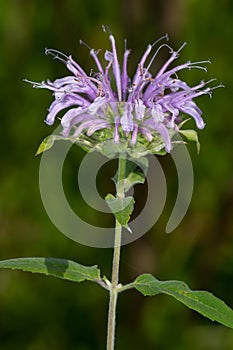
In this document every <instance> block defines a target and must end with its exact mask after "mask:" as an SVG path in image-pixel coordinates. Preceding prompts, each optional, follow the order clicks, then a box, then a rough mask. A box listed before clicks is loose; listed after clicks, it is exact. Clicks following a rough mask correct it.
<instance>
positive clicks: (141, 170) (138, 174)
mask: <svg viewBox="0 0 233 350" xmlns="http://www.w3.org/2000/svg"><path fill="white" fill-rule="evenodd" d="M148 166H149V164H148V159H147V158H145V157H141V158H138V159H134V161H131V160H128V159H127V160H126V169H125V178H124V180H121V182H120V186H122V182H123V190H124V192H125V193H126V192H127V191H128V190H129V189H130V188H131V187H133V186H134V185H136V184H143V183H144V182H145V178H146V174H147V169H148ZM112 179H113V181H114V183H115V185H116V190H118V186H119V184H118V171H117V172H116V174H115V175H114V177H113V178H112Z"/></svg>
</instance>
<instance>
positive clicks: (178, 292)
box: [132, 274, 233, 328]
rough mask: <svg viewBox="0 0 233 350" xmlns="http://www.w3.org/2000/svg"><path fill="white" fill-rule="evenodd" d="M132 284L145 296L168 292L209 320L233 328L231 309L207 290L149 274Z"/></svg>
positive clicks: (232, 312) (232, 311)
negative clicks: (160, 279) (196, 288)
mask: <svg viewBox="0 0 233 350" xmlns="http://www.w3.org/2000/svg"><path fill="white" fill-rule="evenodd" d="M132 286H133V287H135V288H136V289H137V290H138V291H139V292H140V293H142V294H143V295H146V296H152V295H156V294H159V293H164V294H168V295H170V296H172V297H174V298H175V299H177V300H179V301H180V302H181V303H183V304H185V305H186V306H188V307H189V308H190V309H193V310H195V311H197V312H199V313H200V314H202V315H203V316H205V317H207V318H209V319H210V320H212V321H217V322H219V323H221V324H223V325H224V326H227V327H230V328H233V310H232V309H231V308H230V307H229V306H227V305H226V304H225V303H224V302H223V301H222V300H220V299H218V298H217V297H215V296H214V295H213V294H211V293H209V292H206V291H192V290H191V289H189V287H188V285H187V284H185V283H184V282H182V281H159V280H157V279H156V278H155V277H154V276H152V275H150V274H144V275H141V276H139V277H138V278H137V279H136V280H135V281H134V283H133V284H132Z"/></svg>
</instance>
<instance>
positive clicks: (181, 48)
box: [176, 41, 187, 53]
mask: <svg viewBox="0 0 233 350" xmlns="http://www.w3.org/2000/svg"><path fill="white" fill-rule="evenodd" d="M186 45H187V43H186V41H185V42H184V43H183V44H182V45H181V47H180V48H179V49H178V50H177V51H176V52H177V53H180V51H181V50H183V48H184V47H185V46H186Z"/></svg>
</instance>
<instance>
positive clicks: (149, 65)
mask: <svg viewBox="0 0 233 350" xmlns="http://www.w3.org/2000/svg"><path fill="white" fill-rule="evenodd" d="M163 47H168V48H169V50H170V53H174V50H173V49H172V47H171V46H169V45H168V44H163V45H161V46H160V47H159V48H158V49H157V50H156V52H155V53H154V55H153V56H152V58H151V60H150V62H149V64H148V66H147V67H146V70H145V71H146V72H147V71H148V70H149V69H150V67H151V65H152V63H153V61H154V59H155V57H156V56H157V55H158V53H159V51H160V50H161V49H162V48H163Z"/></svg>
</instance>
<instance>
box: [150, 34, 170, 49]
mask: <svg viewBox="0 0 233 350" xmlns="http://www.w3.org/2000/svg"><path fill="white" fill-rule="evenodd" d="M163 39H166V41H169V36H168V34H167V33H166V34H165V35H163V36H161V38H159V39H157V40H156V41H155V42H153V44H151V47H154V46H155V45H156V44H158V43H159V42H160V41H162V40H163Z"/></svg>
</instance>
